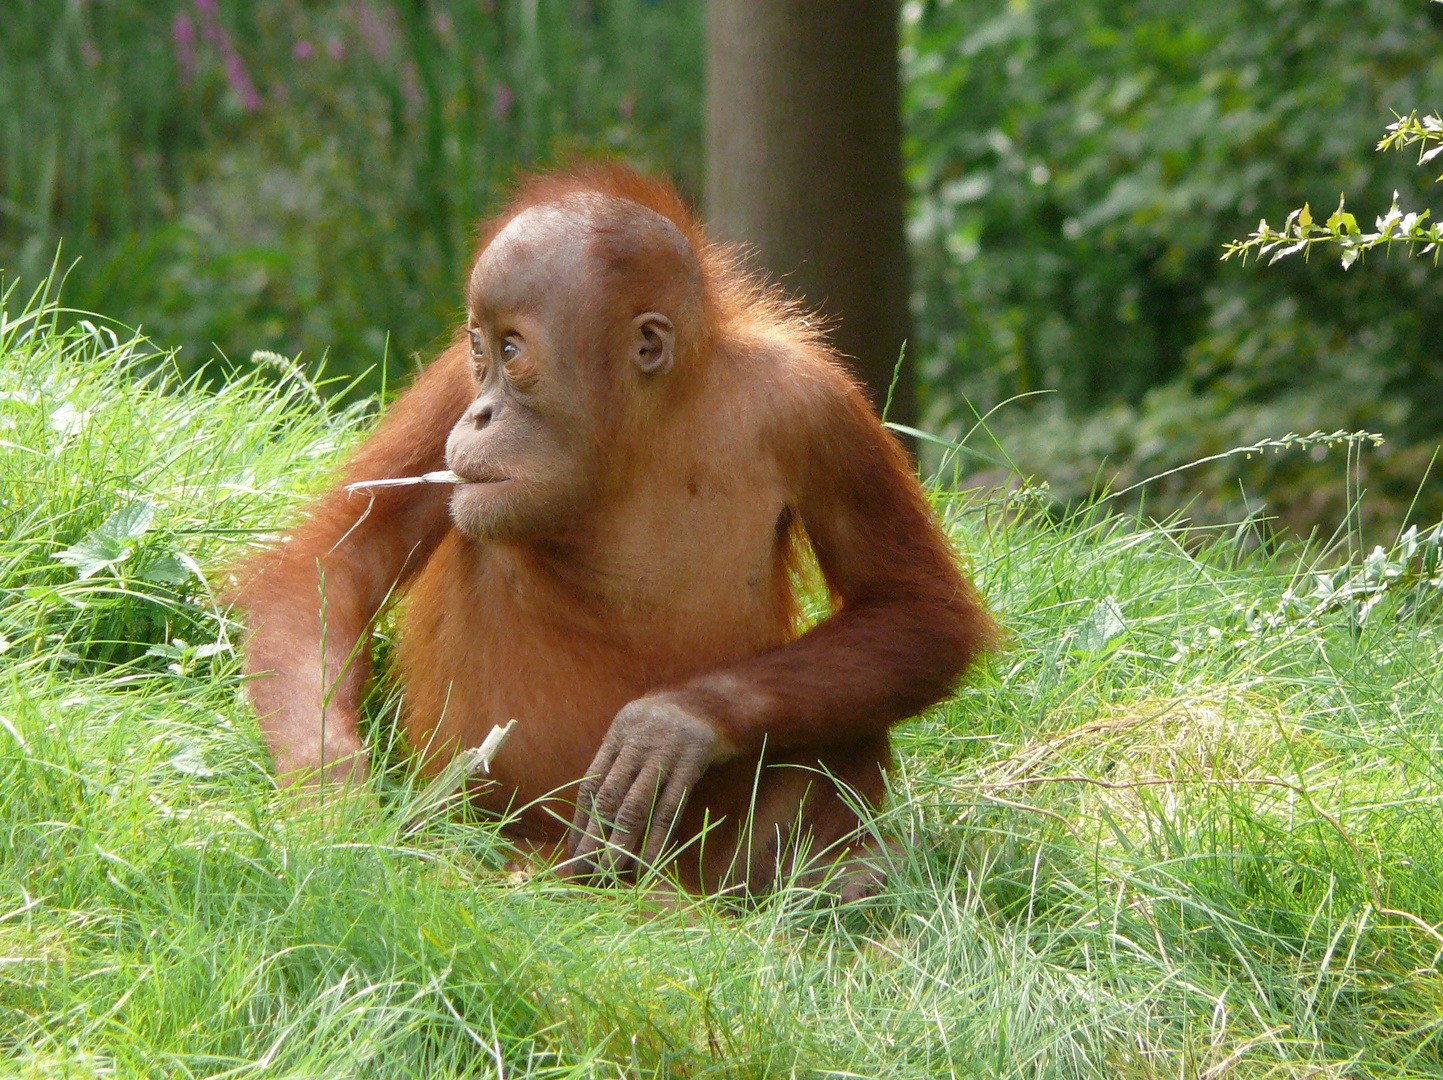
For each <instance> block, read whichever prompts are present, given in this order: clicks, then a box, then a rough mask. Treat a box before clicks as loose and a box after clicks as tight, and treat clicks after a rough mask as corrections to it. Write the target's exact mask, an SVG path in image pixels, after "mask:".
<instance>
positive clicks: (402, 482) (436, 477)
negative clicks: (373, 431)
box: [346, 469, 466, 491]
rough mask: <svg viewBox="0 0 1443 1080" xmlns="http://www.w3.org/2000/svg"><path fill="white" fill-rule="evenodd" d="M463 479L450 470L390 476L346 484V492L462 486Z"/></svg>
mask: <svg viewBox="0 0 1443 1080" xmlns="http://www.w3.org/2000/svg"><path fill="white" fill-rule="evenodd" d="M465 482H466V481H465V479H464V478H462V477H460V476H457V475H456V474H455V473H453V472H452V471H451V470H450V469H442V470H441V471H440V472H428V473H422V474H421V475H420V476H392V477H388V478H387V479H385V480H357V481H356V482H355V483H354V484H347V485H346V490H347V491H370V490H371V489H372V488H388V487H409V486H410V485H411V484H464V483H465Z"/></svg>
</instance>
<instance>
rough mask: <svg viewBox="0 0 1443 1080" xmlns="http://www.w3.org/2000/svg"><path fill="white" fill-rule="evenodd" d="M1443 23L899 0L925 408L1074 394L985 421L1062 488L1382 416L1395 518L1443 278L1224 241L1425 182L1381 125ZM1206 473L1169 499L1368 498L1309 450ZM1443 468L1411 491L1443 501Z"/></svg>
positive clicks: (1408, 101)
mask: <svg viewBox="0 0 1443 1080" xmlns="http://www.w3.org/2000/svg"><path fill="white" fill-rule="evenodd" d="M1440 28H1443V10H1439V9H1438V8H1437V7H1436V6H1433V5H1429V4H1425V3H1423V2H1421V0H1419V2H1416V3H1406V4H1399V3H1396V2H1393V0H1364V2H1361V3H1357V2H1351V0H1349V2H1343V0H1325V2H1321V3H1316V4H1306V5H1300V4H1292V3H1286V2H1282V0H1219V2H1217V3H1207V4H1198V3H1191V2H1186V0H1128V2H1121V0H1081V2H1074V0H1005V2H1004V0H931V2H925V3H924V2H913V3H909V4H907V5H905V16H904V42H905V50H904V54H903V60H904V65H905V69H906V88H907V93H906V108H907V118H908V150H907V157H908V161H909V175H910V179H911V183H912V187H913V190H914V192H915V196H916V197H915V202H914V211H913V216H912V222H911V229H912V235H913V240H914V244H915V246H914V250H915V252H916V258H917V266H918V288H917V297H916V302H917V303H918V304H919V305H920V308H919V310H920V317H919V336H920V337H921V340H920V342H919V347H918V349H917V351H916V355H918V356H919V357H922V358H923V364H924V373H925V376H926V382H927V385H928V386H930V387H931V392H932V396H931V401H930V406H931V412H930V421H931V422H932V424H933V425H934V426H936V427H938V428H939V429H945V428H949V427H950V428H951V430H954V431H956V430H959V429H961V428H963V427H965V426H966V425H970V423H971V422H972V419H973V413H972V406H976V407H977V408H978V409H979V410H981V411H986V410H987V409H990V408H992V407H993V406H995V405H997V404H998V403H1000V402H1002V401H1004V400H1006V399H1008V398H1009V397H1011V396H1012V395H1016V394H1027V393H1031V392H1035V391H1040V390H1048V391H1055V395H1054V396H1052V397H1051V398H1047V399H1041V400H1035V399H1029V401H1028V402H1026V403H1025V404H1023V405H1021V406H1020V407H1019V406H1017V405H1013V406H1009V407H1008V408H1007V409H1005V410H1003V411H1002V412H1001V413H1000V414H999V415H998V416H997V418H996V419H995V420H994V421H993V422H992V426H993V428H994V430H995V431H996V432H997V433H998V435H999V437H1000V438H1001V439H1002V440H1003V442H1004V443H1005V445H1006V446H1007V449H1008V450H1009V452H1010V453H1011V454H1012V456H1013V458H1014V459H1015V460H1016V462H1017V463H1018V464H1019V465H1020V466H1021V467H1022V468H1023V469H1024V470H1025V471H1027V472H1030V473H1033V474H1035V475H1038V476H1040V477H1043V478H1045V479H1047V480H1048V481H1049V482H1050V484H1051V486H1052V491H1053V493H1054V495H1055V496H1057V497H1058V498H1060V499H1062V500H1064V501H1069V502H1070V501H1073V500H1076V499H1079V498H1083V497H1086V496H1088V495H1089V494H1090V493H1091V492H1092V491H1093V489H1094V488H1095V486H1097V485H1098V484H1099V483H1101V484H1107V483H1108V482H1110V481H1111V482H1113V484H1114V486H1126V485H1128V484H1131V483H1132V482H1134V481H1136V480H1137V479H1139V478H1141V477H1144V476H1147V475H1150V474H1152V473H1157V472H1161V471H1164V470H1166V469H1168V468H1170V467H1171V466H1173V465H1175V464H1177V463H1179V462H1185V461H1190V460H1194V459H1197V458H1202V457H1206V456H1209V455H1214V454H1217V453H1219V452H1220V451H1222V450H1225V449H1226V448H1228V447H1231V446H1237V445H1243V444H1250V443H1254V442H1257V441H1258V440H1260V439H1262V438H1264V437H1266V436H1269V435H1276V434H1278V433H1280V432H1284V431H1313V430H1324V431H1331V430H1334V429H1337V428H1347V429H1350V430H1355V429H1367V430H1370V431H1376V432H1381V433H1383V434H1384V435H1385V436H1387V443H1386V444H1385V446H1384V447H1383V448H1382V449H1381V450H1380V451H1378V452H1377V453H1374V454H1370V455H1367V456H1366V457H1365V458H1363V459H1362V460H1361V462H1360V464H1359V468H1360V470H1361V479H1362V483H1363V486H1364V487H1365V488H1366V490H1367V496H1366V498H1365V500H1364V503H1363V505H1362V513H1363V515H1364V517H1365V520H1366V522H1367V523H1369V525H1370V527H1376V528H1379V529H1382V528H1392V527H1395V526H1396V524H1397V522H1398V521H1399V520H1401V519H1402V518H1403V517H1404V516H1405V515H1406V513H1407V511H1408V508H1409V506H1410V504H1411V503H1412V500H1413V496H1414V494H1415V492H1416V490H1417V487H1418V485H1419V483H1420V481H1421V478H1422V476H1423V475H1424V473H1425V471H1426V468H1427V465H1428V462H1429V460H1430V458H1431V454H1432V448H1433V446H1434V445H1436V443H1437V442H1438V436H1439V433H1440V432H1443V375H1440V369H1439V367H1438V365H1437V360H1436V358H1437V357H1438V356H1439V355H1440V352H1443V279H1440V278H1438V277H1437V275H1434V274H1431V273H1430V272H1429V270H1430V268H1429V267H1428V266H1427V265H1425V264H1421V263H1413V262H1410V261H1409V260H1406V259H1393V260H1390V261H1389V260H1375V261H1374V264H1373V265H1372V266H1370V267H1369V272H1368V274H1367V275H1359V274H1357V273H1344V272H1343V270H1342V269H1341V268H1340V267H1337V266H1329V267H1318V266H1312V267H1306V268H1305V267H1302V266H1296V267H1294V266H1291V265H1287V264H1285V265H1283V266H1280V267H1278V268H1277V269H1276V270H1274V271H1273V272H1272V273H1268V274H1261V273H1256V272H1253V271H1251V270H1248V269H1244V268H1242V267H1240V266H1239V265H1238V264H1237V263H1236V262H1231V263H1220V262H1219V255H1220V254H1221V253H1222V248H1223V245H1224V243H1226V242H1227V241H1229V240H1231V239H1232V238H1233V237H1236V236H1238V235H1239V234H1240V233H1242V232H1244V231H1245V230H1246V228H1247V227H1248V225H1249V224H1251V223H1252V222H1255V221H1257V220H1258V217H1259V215H1260V214H1262V213H1266V212H1269V211H1270V210H1272V209H1273V208H1280V207H1286V206H1297V205H1299V203H1301V202H1303V200H1304V199H1305V198H1306V199H1308V200H1309V201H1311V202H1313V203H1315V204H1319V205H1332V204H1333V203H1334V202H1336V200H1337V198H1338V193H1339V192H1340V191H1347V192H1348V198H1349V201H1350V203H1351V204H1354V205H1379V206H1385V205H1387V200H1388V197H1389V195H1390V194H1391V193H1392V192H1393V191H1395V190H1396V191H1398V192H1399V200H1400V206H1401V207H1404V208H1406V207H1410V206H1416V205H1418V204H1419V203H1420V202H1422V201H1423V200H1424V199H1426V197H1427V193H1428V179H1429V178H1428V177H1420V176H1418V175H1417V174H1416V173H1414V172H1413V171H1412V170H1410V169H1408V167H1407V164H1406V162H1400V161H1398V160H1397V158H1395V157H1379V156H1376V155H1374V154H1373V153H1372V145H1373V143H1374V141H1375V140H1376V137H1377V136H1376V133H1377V132H1378V131H1379V130H1380V129H1381V128H1382V126H1383V125H1384V124H1385V123H1386V122H1387V121H1388V120H1389V118H1390V117H1391V116H1394V115H1401V114H1403V113H1405V112H1406V111H1407V110H1408V109H1410V108H1412V107H1414V106H1415V105H1416V104H1418V103H1420V102H1424V103H1426V102H1428V101H1430V100H1433V99H1436V98H1438V97H1440V95H1443V59H1440V58H1443V32H1440ZM1406 214H1407V211H1406V210H1400V211H1399V214H1398V216H1397V219H1395V221H1394V224H1393V225H1392V226H1391V227H1392V228H1394V229H1396V228H1397V227H1399V226H1400V225H1401V224H1402V222H1403V221H1406V220H1409V219H1408V218H1407V217H1406ZM1297 220H1298V219H1296V218H1295V219H1293V224H1294V225H1296V224H1297ZM1418 220H1419V219H1417V218H1413V219H1411V223H1412V224H1416V223H1417V222H1418ZM1347 222H1348V219H1347V218H1346V217H1345V216H1343V215H1339V217H1338V219H1337V221H1335V223H1334V224H1335V226H1336V227H1337V228H1338V229H1340V230H1341V229H1343V228H1347V229H1349V230H1350V231H1351V230H1352V227H1353V226H1352V225H1349V224H1347ZM1315 227H1317V228H1324V226H1315ZM969 402H970V404H969ZM1114 475H1116V477H1117V479H1116V480H1115V481H1113V479H1112V478H1113V477H1114ZM1193 480H1194V483H1191V484H1189V485H1187V486H1186V487H1181V488H1178V489H1176V490H1162V491H1158V492H1155V493H1154V497H1155V498H1157V499H1158V501H1157V502H1155V503H1154V504H1153V506H1154V508H1155V509H1157V510H1158V511H1159V512H1164V511H1166V510H1168V509H1171V508H1174V507H1177V506H1181V505H1188V506H1189V507H1190V512H1191V513H1192V514H1193V515H1194V516H1195V518H1198V519H1201V520H1220V519H1225V518H1229V517H1238V516H1244V515H1248V514H1251V515H1255V516H1256V515H1258V514H1263V515H1264V516H1266V515H1269V514H1282V515H1283V516H1284V519H1285V521H1286V522H1288V523H1290V524H1292V525H1294V526H1296V527H1298V528H1300V529H1303V530H1306V529H1308V528H1310V527H1312V526H1314V525H1316V524H1319V523H1330V522H1335V521H1337V520H1339V519H1341V517H1342V516H1343V515H1344V514H1345V513H1346V512H1347V511H1348V509H1349V503H1350V498H1351V496H1350V495H1349V493H1348V491H1347V490H1346V488H1345V486H1344V484H1343V483H1342V476H1341V475H1340V470H1338V469H1336V468H1334V467H1332V466H1329V465H1324V464H1318V463H1315V462H1313V461H1311V460H1310V459H1308V458H1306V457H1301V456H1298V455H1289V456H1284V457H1276V456H1274V457H1268V458H1258V459H1255V460H1253V461H1252V462H1250V463H1249V462H1245V461H1241V460H1232V461H1228V462H1223V463H1219V464H1217V465H1215V466H1213V467H1210V468H1209V469H1207V470H1205V471H1203V472H1201V473H1197V474H1194V476H1193ZM1239 480H1243V481H1245V487H1246V490H1247V491H1248V492H1249V493H1255V494H1254V497H1253V498H1251V499H1244V498H1243V497H1242V495H1241V494H1240V488H1239V486H1238V481H1239ZM1436 491H1437V487H1436V485H1429V486H1428V488H1427V490H1425V492H1424V500H1423V502H1422V503H1420V504H1419V507H1418V509H1417V510H1415V513H1422V514H1428V515H1432V516H1435V517H1436V515H1437V513H1438V512H1439V510H1440V509H1443V501H1440V500H1439V499H1438V497H1437V496H1436V495H1435V494H1434V493H1435V492H1436ZM1258 495H1261V498H1262V500H1264V501H1262V502H1259V500H1258V498H1257V496H1258Z"/></svg>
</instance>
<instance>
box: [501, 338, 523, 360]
mask: <svg viewBox="0 0 1443 1080" xmlns="http://www.w3.org/2000/svg"><path fill="white" fill-rule="evenodd" d="M520 355H521V346H520V345H519V344H518V343H517V340H516V335H515V334H511V335H509V336H508V337H507V338H506V340H505V341H503V342H502V343H501V362H502V363H503V364H504V363H506V361H507V360H514V359H516V357H518V356H520Z"/></svg>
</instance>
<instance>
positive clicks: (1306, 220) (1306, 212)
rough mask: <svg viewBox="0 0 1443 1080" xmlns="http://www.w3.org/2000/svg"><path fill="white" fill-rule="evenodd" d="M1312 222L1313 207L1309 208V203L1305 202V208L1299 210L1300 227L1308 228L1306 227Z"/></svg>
mask: <svg viewBox="0 0 1443 1080" xmlns="http://www.w3.org/2000/svg"><path fill="white" fill-rule="evenodd" d="M1312 223H1313V211H1312V210H1311V209H1309V207H1308V204H1307V203H1303V208H1302V209H1301V210H1300V211H1298V228H1300V229H1306V228H1307V227H1308V226H1309V225H1311V224H1312Z"/></svg>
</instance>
